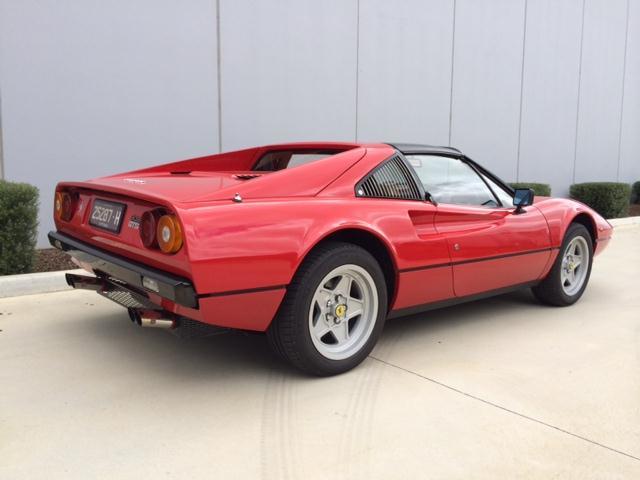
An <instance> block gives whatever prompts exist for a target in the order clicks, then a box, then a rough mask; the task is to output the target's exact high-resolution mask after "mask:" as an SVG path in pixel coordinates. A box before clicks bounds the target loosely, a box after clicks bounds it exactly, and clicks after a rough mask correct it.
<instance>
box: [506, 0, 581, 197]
mask: <svg viewBox="0 0 640 480" xmlns="http://www.w3.org/2000/svg"><path fill="white" fill-rule="evenodd" d="M582 5H583V0H568V1H562V2H558V1H557V0H537V1H529V2H528V4H527V25H526V39H525V50H524V70H523V89H522V123H521V135H520V155H519V161H518V179H522V180H525V181H534V182H535V181H538V182H543V183H550V184H551V187H552V191H553V193H554V195H562V194H565V193H567V192H568V181H567V180H568V179H570V178H572V177H573V166H574V157H575V141H574V139H575V136H576V119H577V111H578V81H579V80H578V78H579V70H580V44H581V33H582Z"/></svg>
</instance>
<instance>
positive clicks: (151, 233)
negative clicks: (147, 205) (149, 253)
mask: <svg viewBox="0 0 640 480" xmlns="http://www.w3.org/2000/svg"><path fill="white" fill-rule="evenodd" d="M161 216H162V214H161V213H160V212H159V211H158V210H149V211H146V212H144V213H143V214H142V219H141V220H140V240H142V244H143V245H144V246H145V247H147V248H156V247H157V246H158V238H157V234H156V230H157V228H158V219H159V218H160V217H161Z"/></svg>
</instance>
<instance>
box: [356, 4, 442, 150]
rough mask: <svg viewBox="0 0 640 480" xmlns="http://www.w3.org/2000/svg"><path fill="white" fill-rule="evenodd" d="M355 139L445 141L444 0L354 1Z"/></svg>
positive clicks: (435, 142) (437, 142) (439, 142)
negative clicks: (356, 6)
mask: <svg viewBox="0 0 640 480" xmlns="http://www.w3.org/2000/svg"><path fill="white" fill-rule="evenodd" d="M359 30H360V42H359V52H358V63H359V78H358V80H359V81H358V139H364V140H378V141H379V140H380V139H384V140H393V141H408V142H423V143H434V144H439V145H447V144H448V143H449V104H450V94H451V66H452V65H451V63H452V49H451V47H452V41H453V2H452V1H450V0H428V1H422V0H409V1H404V2H389V1H387V0H360V25H359Z"/></svg>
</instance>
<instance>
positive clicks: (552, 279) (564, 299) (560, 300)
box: [532, 223, 593, 307]
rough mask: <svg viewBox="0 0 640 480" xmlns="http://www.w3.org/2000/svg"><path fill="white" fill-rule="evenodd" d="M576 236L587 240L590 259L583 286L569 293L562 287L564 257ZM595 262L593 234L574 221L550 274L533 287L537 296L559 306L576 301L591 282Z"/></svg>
mask: <svg viewBox="0 0 640 480" xmlns="http://www.w3.org/2000/svg"><path fill="white" fill-rule="evenodd" d="M576 237H582V238H584V240H585V241H586V244H587V247H588V250H589V260H588V262H587V272H586V277H585V278H584V281H583V283H582V287H581V288H580V289H579V290H578V291H577V292H575V293H574V294H573V295H568V294H567V293H566V292H565V291H564V289H563V287H562V279H561V270H562V259H563V257H564V253H565V251H566V249H567V246H568V245H569V243H570V242H571V241H572V240H573V239H574V238H576ZM592 264H593V241H592V240H591V235H590V234H589V231H588V230H587V229H586V228H585V226H584V225H581V224H579V223H572V224H571V225H569V228H568V229H567V232H566V233H565V236H564V240H563V241H562V246H561V247H560V251H559V252H558V256H557V258H556V261H555V262H554V264H553V267H552V268H551V271H550V272H549V274H548V275H547V276H546V277H545V279H544V280H542V282H540V283H539V284H538V285H536V286H535V287H533V288H532V291H533V294H534V295H535V297H536V298H537V299H538V300H539V301H540V302H542V303H545V304H547V305H554V306H557V307H566V306H568V305H573V304H574V303H576V302H577V301H578V300H579V299H580V297H581V296H582V294H583V293H584V290H585V289H586V288H587V284H588V283H589V277H590V276H591V266H592Z"/></svg>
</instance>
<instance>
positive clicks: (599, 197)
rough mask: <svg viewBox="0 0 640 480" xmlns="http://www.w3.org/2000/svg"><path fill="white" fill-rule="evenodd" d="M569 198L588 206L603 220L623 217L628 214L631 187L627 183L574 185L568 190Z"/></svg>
mask: <svg viewBox="0 0 640 480" xmlns="http://www.w3.org/2000/svg"><path fill="white" fill-rule="evenodd" d="M569 194H570V195H571V198H573V199H575V200H578V201H580V202H582V203H584V204H587V205H589V206H590V207H591V208H593V209H594V210H595V211H596V212H598V213H599V214H600V215H602V216H603V217H604V218H619V217H624V216H626V215H627V214H628V213H629V198H630V197H631V186H630V185H629V184H628V183H616V182H592V183H576V184H573V185H571V189H570V190H569Z"/></svg>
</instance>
